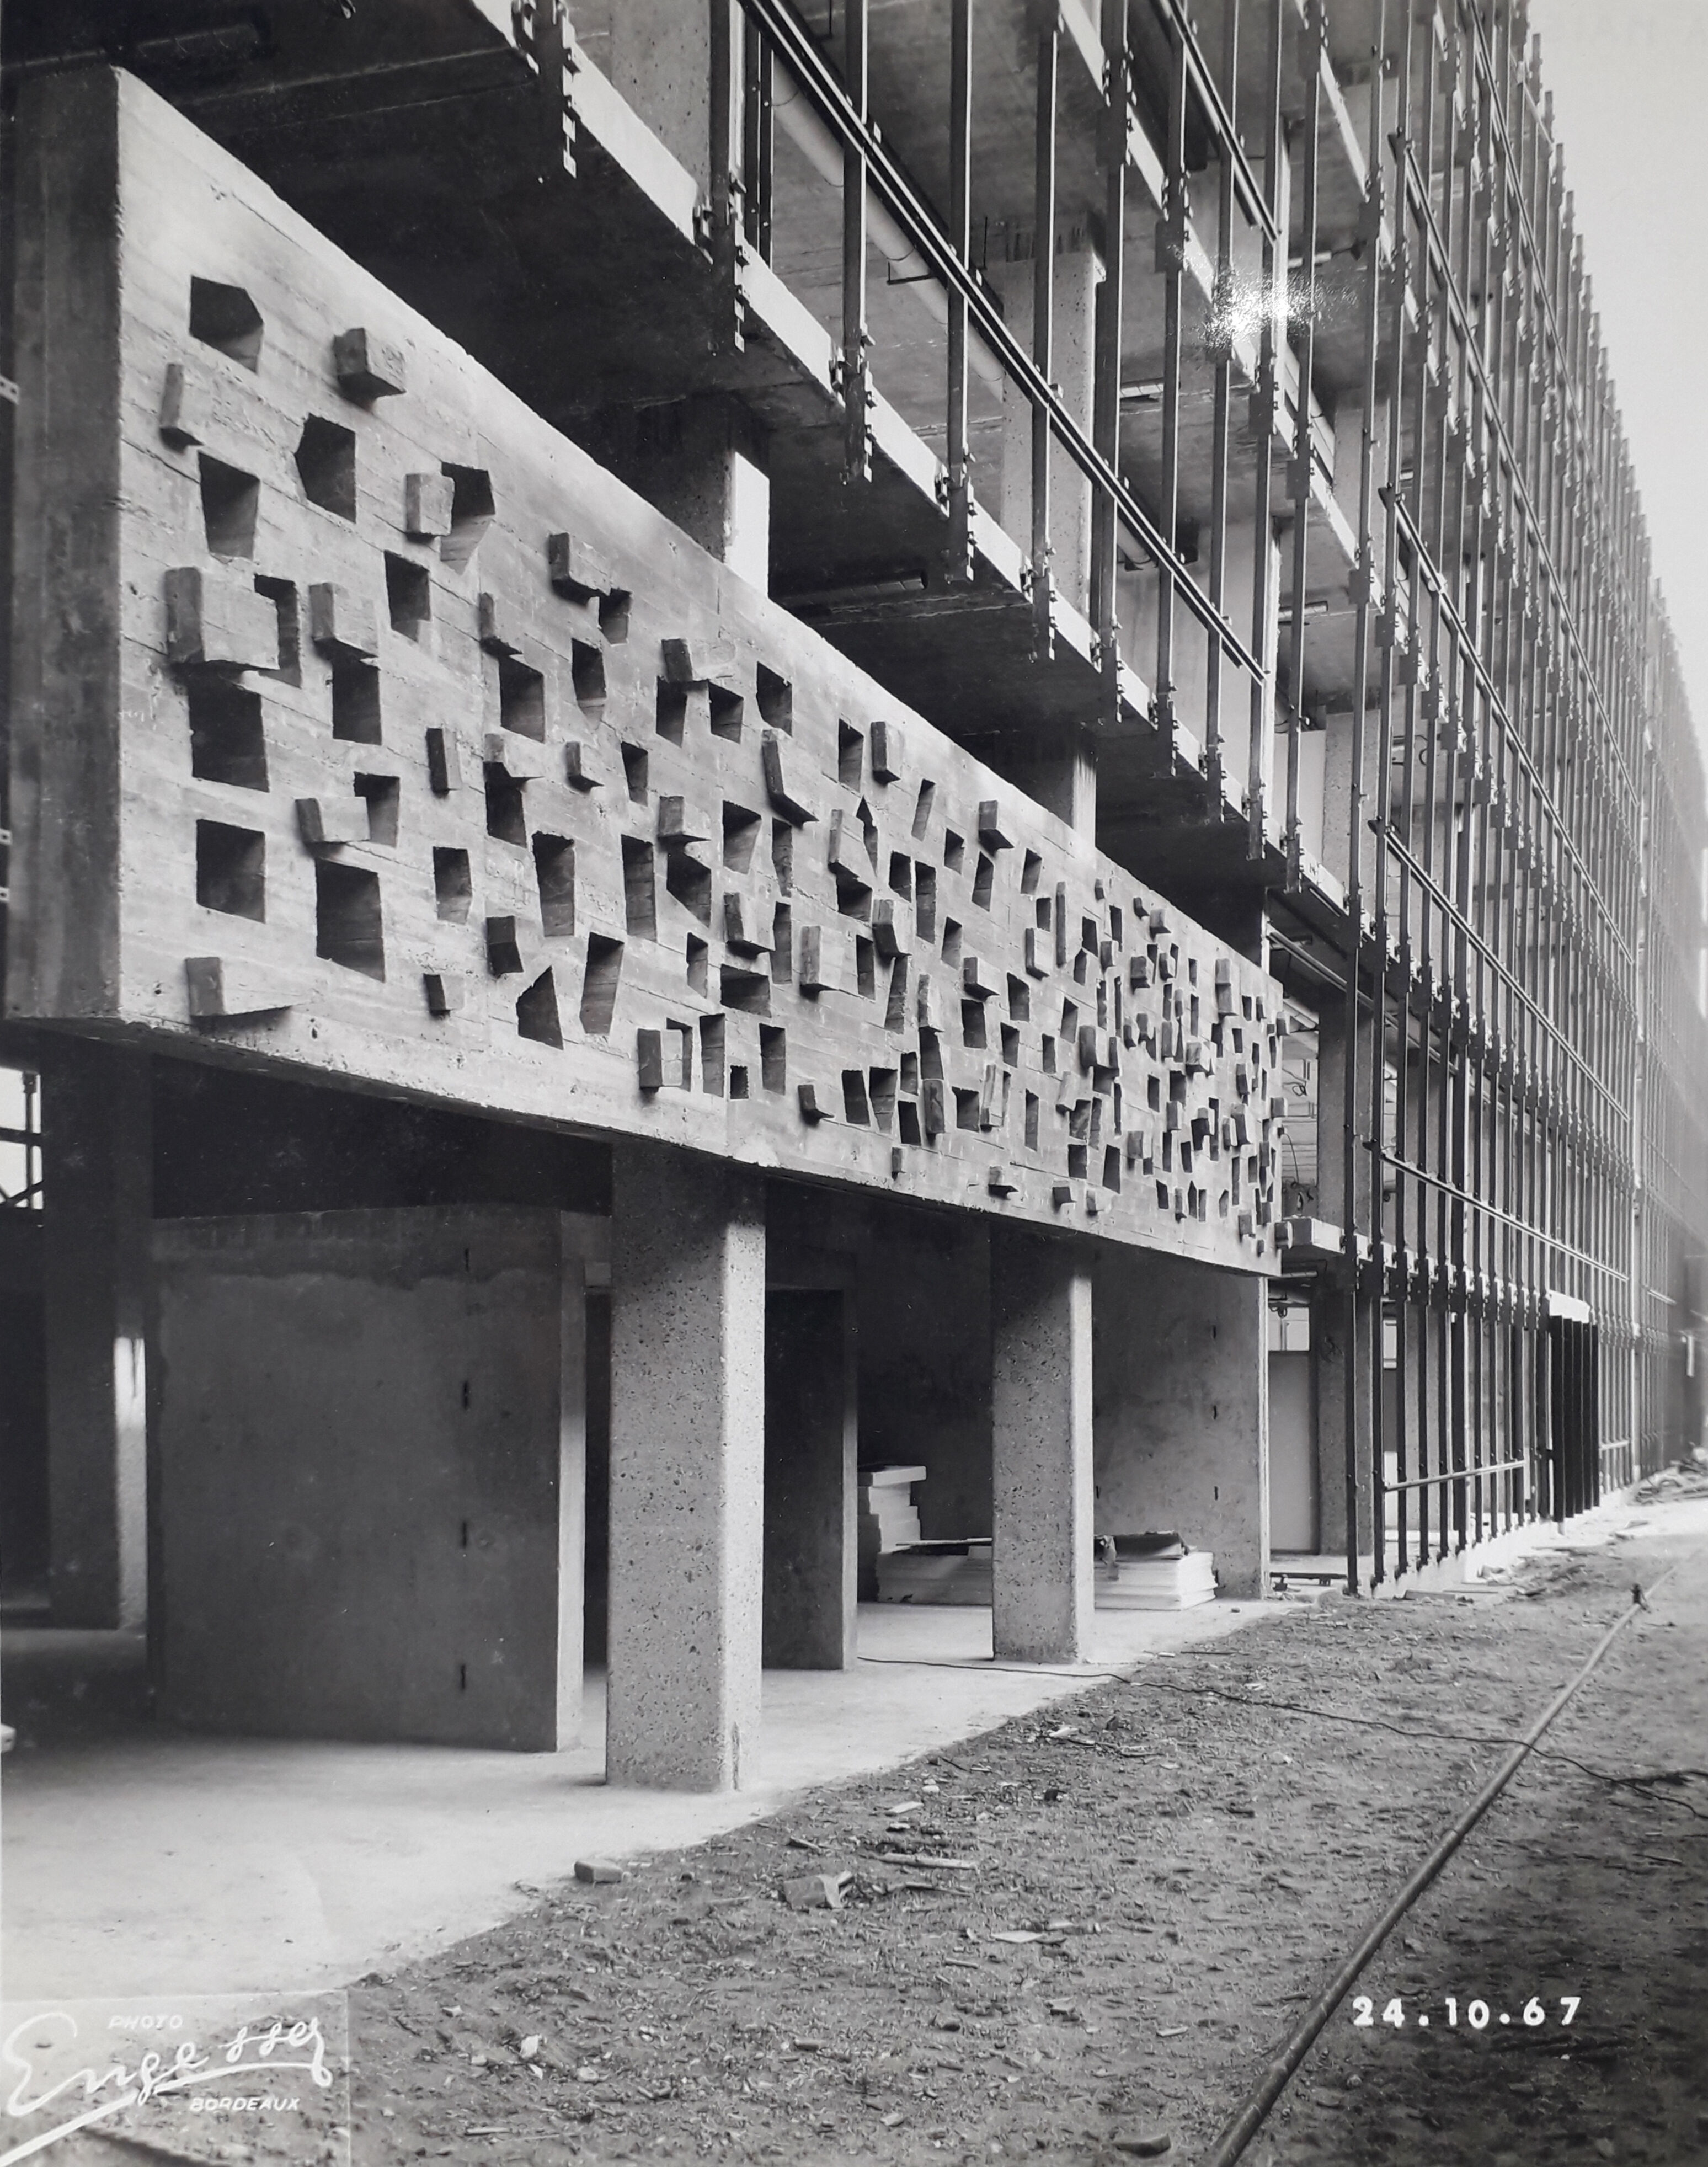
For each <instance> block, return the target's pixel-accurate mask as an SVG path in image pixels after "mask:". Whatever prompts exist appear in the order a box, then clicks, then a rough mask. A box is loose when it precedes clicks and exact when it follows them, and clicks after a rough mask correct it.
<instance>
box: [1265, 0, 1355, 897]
mask: <svg viewBox="0 0 1708 2167" xmlns="http://www.w3.org/2000/svg"><path fill="white" fill-rule="evenodd" d="M1328 37H1329V29H1328V23H1327V19H1326V18H1325V17H1324V15H1323V5H1322V0H1307V6H1306V9H1305V25H1304V32H1303V34H1302V37H1301V38H1300V40H1299V67H1300V72H1301V74H1302V77H1303V78H1304V88H1305V117H1304V119H1303V121H1302V124H1301V128H1300V134H1301V135H1302V140H1303V149H1304V167H1305V176H1304V183H1305V184H1304V205H1303V210H1304V216H1303V220H1302V229H1303V236H1304V251H1303V261H1302V263H1301V265H1300V268H1299V277H1298V283H1297V288H1296V289H1295V288H1293V287H1292V282H1291V279H1290V280H1289V294H1288V310H1287V314H1288V315H1289V317H1290V319H1292V320H1293V321H1296V322H1297V326H1298V330H1297V346H1296V347H1295V350H1294V358H1295V362H1296V364H1297V392H1296V394H1295V404H1294V426H1293V460H1292V474H1291V484H1292V485H1291V487H1290V489H1289V490H1288V495H1290V496H1291V498H1292V506H1293V578H1292V603H1293V607H1292V637H1291V638H1290V640H1289V642H1288V660H1287V705H1286V733H1287V771H1286V819H1285V821H1284V823H1283V825H1282V836H1283V847H1284V849H1285V850H1286V883H1287V886H1288V887H1290V888H1295V889H1296V888H1297V887H1299V885H1300V870H1299V851H1300V848H1301V845H1300V840H1299V728H1300V724H1301V723H1302V721H1303V719H1304V718H1303V715H1302V704H1303V701H1304V697H1305V607H1306V596H1307V595H1308V591H1309V585H1310V561H1311V475H1312V471H1313V467H1314V465H1315V458H1314V455H1313V447H1312V442H1311V384H1312V378H1313V373H1314V369H1315V366H1316V353H1317V180H1318V132H1319V130H1320V128H1321V125H1322V108H1323V68H1324V67H1325V66H1327V64H1328ZM1378 80H1379V79H1378ZM1289 246H1291V244H1289ZM1282 351H1283V352H1285V351H1286V349H1285V347H1283V349H1282Z"/></svg>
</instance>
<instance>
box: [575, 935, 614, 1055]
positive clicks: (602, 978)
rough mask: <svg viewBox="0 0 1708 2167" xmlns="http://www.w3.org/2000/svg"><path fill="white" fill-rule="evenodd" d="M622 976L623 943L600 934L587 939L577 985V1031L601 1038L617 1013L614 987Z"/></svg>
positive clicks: (609, 1027) (589, 936)
mask: <svg viewBox="0 0 1708 2167" xmlns="http://www.w3.org/2000/svg"><path fill="white" fill-rule="evenodd" d="M622 973H623V943H622V942H621V941H620V940H611V939H609V938H608V937H607V935H604V934H602V933H590V934H589V935H587V968H586V976H585V977H584V978H583V979H582V982H581V1028H582V1030H583V1031H586V1033H587V1035H588V1036H589V1037H591V1038H603V1037H604V1036H606V1035H607V1033H608V1032H609V1031H610V1029H611V1020H612V1017H613V1015H615V1013H616V1009H617V986H618V980H619V978H621V976H622Z"/></svg>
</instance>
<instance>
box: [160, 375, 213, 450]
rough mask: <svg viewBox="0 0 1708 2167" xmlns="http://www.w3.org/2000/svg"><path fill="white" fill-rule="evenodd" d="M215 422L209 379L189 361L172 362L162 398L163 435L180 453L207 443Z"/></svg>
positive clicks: (161, 418) (161, 421)
mask: <svg viewBox="0 0 1708 2167" xmlns="http://www.w3.org/2000/svg"><path fill="white" fill-rule="evenodd" d="M210 420H211V416H210V412H209V400H208V392H207V380H206V379H205V378H204V376H203V375H202V374H200V372H199V370H196V369H194V368H191V367H190V366H189V364H188V363H186V362H182V361H169V362H168V363H167V365H166V382H165V384H164V385H163V386H162V390H161V395H160V433H161V435H162V437H165V438H166V441H167V443H169V444H176V445H177V446H178V448H180V450H182V448H183V447H184V446H185V445H186V444H203V443H205V442H207V438H208V429H209V425H210Z"/></svg>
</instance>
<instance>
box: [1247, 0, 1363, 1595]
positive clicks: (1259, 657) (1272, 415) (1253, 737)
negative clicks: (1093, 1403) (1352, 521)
mask: <svg viewBox="0 0 1708 2167" xmlns="http://www.w3.org/2000/svg"><path fill="white" fill-rule="evenodd" d="M1283 12H1284V11H1283V5H1282V0H1270V12H1269V52H1268V56H1267V59H1266V61H1265V69H1264V76H1263V85H1264V93H1263V195H1264V208H1265V211H1266V212H1267V214H1268V218H1269V224H1268V226H1267V228H1266V229H1265V232H1264V236H1263V248H1262V257H1263V271H1262V298H1263V329H1262V332H1261V334H1260V339H1259V342H1258V365H1257V383H1256V385H1255V386H1254V389H1253V392H1252V395H1251V424H1252V427H1251V433H1252V436H1253V437H1254V440H1255V442H1256V446H1257V465H1256V474H1255V488H1254V492H1253V503H1252V517H1251V535H1252V542H1251V562H1252V573H1251V584H1252V596H1251V652H1252V658H1253V660H1254V661H1255V663H1256V664H1257V665H1258V671H1259V674H1258V675H1257V676H1254V678H1253V679H1252V682H1251V708H1250V725H1249V741H1248V744H1247V750H1246V790H1245V819H1246V842H1245V852H1246V856H1247V857H1248V858H1249V859H1251V860H1253V861H1260V860H1261V859H1262V857H1263V856H1264V854H1265V851H1266V850H1267V849H1268V846H1269V845H1268V838H1267V835H1266V834H1265V805H1264V771H1265V767H1266V766H1267V760H1266V757H1265V755H1266V753H1267V750H1268V745H1267V739H1268V736H1269V731H1270V704H1271V698H1272V692H1273V687H1274V682H1275V623H1274V617H1275V601H1274V597H1273V595H1272V592H1271V590H1270V548H1271V546H1272V545H1271V541H1270V517H1271V511H1270V506H1271V502H1272V499H1273V494H1274V476H1273V473H1272V461H1273V458H1274V453H1275V425H1276V411H1277V409H1276V400H1277V397H1278V392H1277V387H1276V318H1277V316H1278V315H1281V313H1282V312H1283V311H1284V310H1285V308H1286V275H1287V247H1286V230H1285V221H1284V211H1283V205H1284V204H1285V200H1286V199H1285V197H1284V195H1283V193H1282V175H1281V157H1282V140H1281V19H1282V14H1283ZM1277 233H1279V239H1277V238H1276V234H1277ZM1351 976H1352V980H1353V982H1354V983H1353V984H1352V988H1351V991H1350V994H1349V999H1350V1000H1351V1001H1352V1003H1353V1004H1354V1015H1355V1011H1356V1003H1357V987H1356V983H1355V982H1356V978H1357V973H1356V972H1355V971H1354V972H1352V974H1351ZM1354 1041H1355V1029H1354V1031H1353V1033H1352V1034H1351V1035H1350V1036H1349V1038H1348V1041H1347V1056H1346V1057H1347V1061H1348V1062H1349V1064H1350V1063H1351V1062H1352V1060H1353V1053H1352V1046H1353V1043H1354ZM1347 1194H1348V1195H1350V1194H1351V1191H1350V1189H1349V1190H1348V1192H1347ZM1349 1324H1350V1319H1349ZM1351 1338H1352V1333H1351V1332H1350V1329H1349V1332H1348V1344H1349V1345H1350V1343H1351ZM1350 1541H1351V1544H1352V1551H1353V1556H1352V1567H1351V1581H1352V1590H1353V1592H1354V1593H1356V1592H1357V1579H1358V1567H1357V1557H1356V1550H1357V1535H1356V1531H1354V1533H1353V1534H1352V1536H1351V1538H1350Z"/></svg>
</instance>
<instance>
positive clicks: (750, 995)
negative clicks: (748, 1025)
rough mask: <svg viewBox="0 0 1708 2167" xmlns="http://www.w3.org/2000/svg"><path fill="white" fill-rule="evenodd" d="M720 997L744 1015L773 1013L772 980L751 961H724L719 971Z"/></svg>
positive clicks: (726, 1005) (727, 1004)
mask: <svg viewBox="0 0 1708 2167" xmlns="http://www.w3.org/2000/svg"><path fill="white" fill-rule="evenodd" d="M718 998H719V1000H720V1001H721V1002H722V1003H723V1004H724V1007H725V1008H726V1009H740V1011H741V1013H742V1014H743V1015H762V1016H768V1015H770V1014H771V980H770V978H768V977H767V976H766V974H765V973H764V972H762V971H761V970H759V969H757V968H756V967H755V966H754V965H752V964H751V963H724V964H722V965H720V966H719V971H718Z"/></svg>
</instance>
